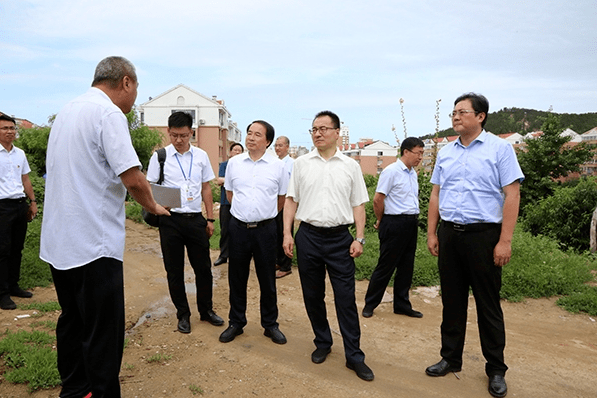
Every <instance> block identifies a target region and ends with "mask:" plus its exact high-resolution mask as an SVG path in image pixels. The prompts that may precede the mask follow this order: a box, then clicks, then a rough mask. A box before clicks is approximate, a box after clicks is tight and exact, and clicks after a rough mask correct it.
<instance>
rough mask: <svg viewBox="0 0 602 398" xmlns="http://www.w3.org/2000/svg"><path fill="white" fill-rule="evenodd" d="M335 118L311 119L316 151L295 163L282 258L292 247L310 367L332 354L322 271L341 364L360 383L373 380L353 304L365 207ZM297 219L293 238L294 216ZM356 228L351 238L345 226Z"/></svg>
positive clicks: (363, 187)
mask: <svg viewBox="0 0 602 398" xmlns="http://www.w3.org/2000/svg"><path fill="white" fill-rule="evenodd" d="M339 128H340V121H339V117H338V116H337V115H336V114H334V113H332V112H330V111H323V112H320V113H318V114H317V115H316V117H315V118H314V121H313V126H312V129H311V130H310V134H311V136H312V140H313V143H314V145H315V147H316V148H315V149H314V150H313V151H311V152H310V153H308V154H307V155H303V156H301V157H299V158H298V159H297V160H295V164H294V167H293V171H292V173H291V181H290V183H289V188H288V192H287V195H286V196H287V198H286V202H285V205H284V239H283V240H284V242H283V247H284V251H285V253H286V255H287V256H289V257H292V256H293V247H294V244H295V243H296V244H297V261H298V264H299V277H300V278H301V287H302V289H303V300H304V302H305V309H306V310H307V315H308V316H309V320H310V322H311V325H312V328H313V331H314V334H315V339H314V344H315V345H316V350H315V351H314V352H313V353H312V354H311V360H312V362H314V363H317V364H319V363H322V362H324V361H325V360H326V357H327V356H328V354H329V353H330V351H331V347H332V333H331V330H330V326H329V324H328V319H327V317H326V304H325V302H324V294H325V288H326V286H325V278H326V271H328V275H329V277H330V282H331V284H332V289H333V291H334V296H335V306H336V311H337V318H338V321H339V327H340V330H341V334H342V336H343V344H344V346H345V358H346V360H347V362H346V366H347V367H348V368H349V369H351V370H353V371H355V373H356V374H357V376H358V377H360V378H361V379H363V380H366V381H371V380H374V373H372V370H370V368H369V367H368V366H367V365H366V363H365V362H364V358H365V355H364V353H363V352H362V350H360V325H359V317H358V313H357V306H356V304H355V262H354V261H353V259H354V258H356V257H359V256H360V255H361V254H362V252H363V250H364V249H363V245H364V243H365V239H364V224H365V222H366V212H365V210H364V204H365V203H366V202H367V201H368V200H369V197H368V192H367V190H366V184H365V183H364V177H363V176H362V170H361V169H360V167H359V165H358V164H357V162H355V161H354V160H353V159H351V158H349V157H347V156H345V155H343V154H342V153H341V152H340V151H339V150H338V149H337V140H338V138H339ZM295 217H296V218H297V219H298V220H300V221H301V225H300V226H299V230H298V231H297V234H296V235H295V239H294V240H293V236H292V234H291V228H292V225H293V218H295ZM351 224H355V232H356V237H355V239H354V238H353V237H352V236H351V234H350V233H349V226H350V225H351Z"/></svg>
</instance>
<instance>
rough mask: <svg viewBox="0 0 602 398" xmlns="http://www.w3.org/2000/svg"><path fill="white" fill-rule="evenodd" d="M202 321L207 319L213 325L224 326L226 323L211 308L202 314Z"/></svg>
mask: <svg viewBox="0 0 602 398" xmlns="http://www.w3.org/2000/svg"><path fill="white" fill-rule="evenodd" d="M201 321H207V322H209V323H210V324H212V325H213V326H222V325H223V324H224V320H223V319H222V318H221V317H220V316H218V315H217V314H216V313H215V312H213V310H209V311H207V312H205V313H204V314H203V315H201Z"/></svg>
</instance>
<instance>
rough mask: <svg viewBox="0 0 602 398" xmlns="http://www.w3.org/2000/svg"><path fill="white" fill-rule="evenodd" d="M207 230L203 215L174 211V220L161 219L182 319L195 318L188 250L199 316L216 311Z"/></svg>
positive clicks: (174, 297) (169, 273) (165, 252)
mask: <svg viewBox="0 0 602 398" xmlns="http://www.w3.org/2000/svg"><path fill="white" fill-rule="evenodd" d="M206 228H207V220H205V218H204V217H203V216H202V215H201V213H197V214H195V215H190V214H188V215H182V214H178V213H175V212H172V213H171V216H170V217H160V224H159V236H160V237H161V251H162V252H163V264H164V265H165V271H166V272H167V285H168V287H169V294H170V296H171V301H172V302H173V303H174V305H175V307H176V311H177V317H178V319H183V318H190V315H191V313H190V306H189V305H188V299H187V297H186V284H185V282H184V247H186V251H187V253H188V260H189V261H190V265H191V267H192V270H193V271H194V277H195V278H194V279H195V285H196V304H197V309H198V311H199V314H201V315H202V314H204V313H205V312H207V311H208V310H211V309H213V301H212V300H213V274H212V273H211V257H210V255H209V238H208V237H207V231H206Z"/></svg>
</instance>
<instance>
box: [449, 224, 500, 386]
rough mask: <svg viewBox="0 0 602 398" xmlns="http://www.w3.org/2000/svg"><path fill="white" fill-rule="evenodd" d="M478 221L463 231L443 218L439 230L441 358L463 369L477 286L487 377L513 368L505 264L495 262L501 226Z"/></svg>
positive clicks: (477, 301)
mask: <svg viewBox="0 0 602 398" xmlns="http://www.w3.org/2000/svg"><path fill="white" fill-rule="evenodd" d="M475 225H477V224H472V227H467V228H466V230H465V231H460V230H456V229H454V227H453V224H451V223H448V222H442V223H441V226H440V227H439V230H438V237H439V257H438V258H439V260H438V263H439V273H440V276H441V298H442V301H443V319H442V322H441V357H442V358H444V359H445V360H446V361H448V362H449V363H450V364H452V366H454V367H462V352H463V349H464V339H465V336H466V319H467V309H468V291H469V288H472V292H473V295H474V299H475V303H476V307H477V317H478V318H477V320H478V327H479V337H480V340H481V350H482V352H483V356H484V357H485V360H486V361H487V363H486V365H485V371H486V373H487V375H488V376H492V375H496V374H498V375H505V373H506V370H507V369H508V367H507V366H506V364H505V363H504V347H505V345H506V334H505V329H504V314H503V312H502V306H501V304H500V289H501V286H502V268H501V267H497V266H495V264H494V263H493V249H494V248H495V245H496V244H497V243H498V241H499V238H500V232H501V225H500V224H485V225H483V226H482V228H480V227H479V226H477V227H475ZM471 228H476V230H475V229H471Z"/></svg>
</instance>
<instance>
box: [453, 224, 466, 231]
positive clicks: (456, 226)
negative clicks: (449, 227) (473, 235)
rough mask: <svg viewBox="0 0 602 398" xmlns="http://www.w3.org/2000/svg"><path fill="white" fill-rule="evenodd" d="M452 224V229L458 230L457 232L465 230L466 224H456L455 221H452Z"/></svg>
mask: <svg viewBox="0 0 602 398" xmlns="http://www.w3.org/2000/svg"><path fill="white" fill-rule="evenodd" d="M453 225H454V231H458V232H464V231H466V225H462V224H456V223H454V224H453Z"/></svg>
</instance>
